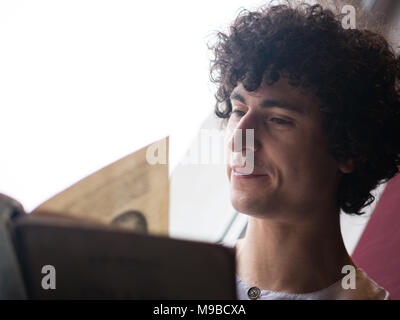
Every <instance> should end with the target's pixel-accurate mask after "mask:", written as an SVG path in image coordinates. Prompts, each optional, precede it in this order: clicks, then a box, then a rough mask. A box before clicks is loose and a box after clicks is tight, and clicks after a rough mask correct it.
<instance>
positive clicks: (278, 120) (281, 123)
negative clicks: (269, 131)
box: [271, 118, 292, 126]
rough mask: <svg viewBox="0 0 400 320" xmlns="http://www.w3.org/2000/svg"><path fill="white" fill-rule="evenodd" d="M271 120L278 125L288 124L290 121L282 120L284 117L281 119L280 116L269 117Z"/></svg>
mask: <svg viewBox="0 0 400 320" xmlns="http://www.w3.org/2000/svg"><path fill="white" fill-rule="evenodd" d="M271 121H272V122H275V123H277V124H278V125H281V126H287V125H290V124H291V123H292V122H291V121H288V120H284V119H281V118H271Z"/></svg>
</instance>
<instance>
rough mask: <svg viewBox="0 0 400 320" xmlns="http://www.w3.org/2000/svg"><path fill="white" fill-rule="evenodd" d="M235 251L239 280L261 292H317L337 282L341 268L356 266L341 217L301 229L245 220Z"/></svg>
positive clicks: (336, 214) (334, 214) (332, 214)
mask: <svg viewBox="0 0 400 320" xmlns="http://www.w3.org/2000/svg"><path fill="white" fill-rule="evenodd" d="M329 217H331V218H329ZM236 250H237V251H236V255H237V272H238V275H239V276H240V277H241V278H242V279H243V280H244V281H245V282H247V283H248V284H249V285H250V286H257V287H259V288H260V289H261V290H263V289H266V290H271V291H278V292H288V293H307V292H313V291H317V290H320V289H323V288H326V287H328V286H330V285H332V284H333V283H335V282H337V281H338V280H340V279H341V278H342V277H343V276H344V274H342V273H341V270H342V267H343V266H344V265H349V264H350V265H354V263H353V262H352V260H351V258H350V257H349V255H348V253H347V250H346V248H345V246H344V243H343V238H342V235H341V232H340V220H339V212H329V214H326V215H324V217H323V219H319V220H317V221H313V222H307V223H303V224H302V223H297V222H296V223H292V224H290V223H287V222H277V221H275V220H271V219H265V218H263V219H261V218H255V217H249V222H248V226H247V230H246V236H245V238H244V239H242V240H239V241H238V243H237V248H236Z"/></svg>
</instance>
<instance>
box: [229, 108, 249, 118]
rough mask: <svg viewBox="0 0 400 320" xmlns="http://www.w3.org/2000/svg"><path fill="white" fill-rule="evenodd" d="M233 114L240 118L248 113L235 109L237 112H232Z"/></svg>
mask: <svg viewBox="0 0 400 320" xmlns="http://www.w3.org/2000/svg"><path fill="white" fill-rule="evenodd" d="M232 114H235V115H237V116H238V117H242V116H244V115H245V114H246V113H245V112H244V111H241V110H238V109H235V110H233V111H232Z"/></svg>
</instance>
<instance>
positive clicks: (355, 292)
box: [224, 244, 390, 300]
mask: <svg viewBox="0 0 400 320" xmlns="http://www.w3.org/2000/svg"><path fill="white" fill-rule="evenodd" d="M224 245H227V246H229V247H234V246H233V245H228V244H224ZM250 288H251V286H250V285H248V284H247V283H246V282H244V281H243V279H241V278H240V277H239V276H238V275H236V292H237V297H238V299H239V300H252V299H250V297H249V289H250ZM253 292H254V291H253ZM250 295H251V293H250ZM256 296H258V298H257V299H255V300H390V294H389V292H388V291H387V290H385V289H384V288H382V287H381V286H379V285H378V284H377V283H376V282H375V281H374V280H372V279H371V278H370V277H368V275H367V274H366V273H365V271H364V270H362V269H360V268H356V288H355V289H344V288H343V287H342V280H339V281H337V282H335V283H334V284H332V285H330V286H329V287H327V288H324V289H321V290H318V291H314V292H310V293H286V292H275V291H270V290H260V292H259V294H258V295H256ZM253 297H254V293H253ZM253 300H254V299H253Z"/></svg>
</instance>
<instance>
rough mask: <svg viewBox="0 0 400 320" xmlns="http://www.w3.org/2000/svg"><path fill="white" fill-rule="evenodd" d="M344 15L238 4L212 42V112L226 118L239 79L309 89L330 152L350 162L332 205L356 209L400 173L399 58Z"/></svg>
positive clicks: (251, 84)
mask: <svg viewBox="0 0 400 320" xmlns="http://www.w3.org/2000/svg"><path fill="white" fill-rule="evenodd" d="M342 17H343V16H342V15H340V14H336V13H334V12H333V11H332V10H329V9H326V8H323V7H322V6H321V5H305V4H301V5H296V6H293V5H290V3H289V4H285V5H276V6H268V7H261V8H259V9H258V10H256V11H249V10H242V11H241V12H240V13H239V15H238V17H237V18H236V19H235V21H234V22H233V24H232V25H231V26H230V28H229V31H228V32H227V33H224V32H218V33H217V38H216V39H217V41H216V42H215V43H214V44H213V45H211V46H210V49H211V50H212V52H213V55H214V57H213V59H212V60H211V71H210V76H211V81H212V82H213V83H214V84H216V85H217V93H216V95H215V97H216V100H217V103H216V105H215V114H216V115H217V116H218V117H220V118H225V119H227V118H229V117H230V115H231V112H232V105H231V103H230V94H231V92H232V90H233V89H234V88H235V87H236V86H237V84H238V82H241V83H242V84H243V86H244V88H245V89H246V90H247V91H255V90H257V89H258V87H259V86H260V85H261V82H262V81H263V77H265V79H266V83H267V84H268V85H272V84H273V83H275V82H276V81H278V80H279V78H280V77H285V78H287V79H288V81H289V84H290V85H291V86H294V87H296V86H297V87H298V86H300V87H303V88H308V89H309V90H311V91H312V92H313V93H314V94H315V95H316V96H317V97H318V98H319V100H320V106H321V107H320V110H321V113H322V116H323V120H322V125H323V130H324V133H325V134H326V136H327V139H328V149H329V152H330V153H331V154H332V156H333V157H334V158H335V159H336V160H337V161H339V162H345V161H347V160H349V159H353V161H354V164H355V169H354V171H353V172H351V173H349V174H343V175H342V177H341V180H340V183H339V186H338V193H337V194H338V199H337V201H338V202H337V205H338V208H340V209H341V210H343V211H344V212H346V213H349V214H358V215H360V214H363V213H364V212H361V211H360V210H361V209H362V208H364V207H365V206H367V205H369V204H370V203H372V202H373V201H374V200H375V198H374V196H373V195H372V194H371V191H372V190H373V189H375V188H376V187H377V186H378V185H379V184H381V183H384V182H386V181H388V180H389V179H390V178H392V177H393V176H394V175H395V174H396V173H397V172H398V171H399V167H398V166H399V165H400V129H399V128H400V85H399V76H400V59H399V57H396V54H395V53H394V51H393V49H392V48H391V47H390V45H389V44H388V42H387V41H386V40H385V38H384V37H383V36H382V35H380V34H378V33H375V32H372V31H369V30H359V29H344V28H343V27H342V24H341V19H342ZM224 122H225V123H226V121H223V123H224Z"/></svg>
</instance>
